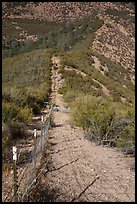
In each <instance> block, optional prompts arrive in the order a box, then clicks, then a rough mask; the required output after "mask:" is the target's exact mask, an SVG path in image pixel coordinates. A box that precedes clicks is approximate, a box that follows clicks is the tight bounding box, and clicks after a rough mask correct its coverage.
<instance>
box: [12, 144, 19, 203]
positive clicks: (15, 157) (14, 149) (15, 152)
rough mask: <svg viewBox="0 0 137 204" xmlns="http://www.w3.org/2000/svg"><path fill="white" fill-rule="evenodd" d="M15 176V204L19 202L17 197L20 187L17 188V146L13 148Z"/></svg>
mask: <svg viewBox="0 0 137 204" xmlns="http://www.w3.org/2000/svg"><path fill="white" fill-rule="evenodd" d="M12 148H13V175H14V194H13V200H14V202H18V196H17V190H18V186H17V165H16V161H17V148H16V146H13V147H12Z"/></svg>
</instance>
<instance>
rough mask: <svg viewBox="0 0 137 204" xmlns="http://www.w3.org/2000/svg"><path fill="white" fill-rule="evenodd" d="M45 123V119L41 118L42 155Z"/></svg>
mask: <svg viewBox="0 0 137 204" xmlns="http://www.w3.org/2000/svg"><path fill="white" fill-rule="evenodd" d="M43 123H44V117H43V116H41V155H42V151H43V137H44V133H45V132H44V128H43Z"/></svg>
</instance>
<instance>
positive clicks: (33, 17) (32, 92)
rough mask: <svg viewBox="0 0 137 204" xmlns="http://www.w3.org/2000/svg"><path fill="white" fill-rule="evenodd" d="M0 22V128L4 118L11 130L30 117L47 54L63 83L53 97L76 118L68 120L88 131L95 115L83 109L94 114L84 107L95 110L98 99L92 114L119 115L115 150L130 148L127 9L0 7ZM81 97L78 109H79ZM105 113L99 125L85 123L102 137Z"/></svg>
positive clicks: (131, 72) (43, 88) (131, 16)
mask: <svg viewBox="0 0 137 204" xmlns="http://www.w3.org/2000/svg"><path fill="white" fill-rule="evenodd" d="M2 21H3V24H2V39H3V40H2V44H3V49H2V54H3V60H2V61H3V75H2V79H3V81H2V83H3V93H2V94H3V123H4V124H7V118H8V115H9V114H10V115H11V118H10V123H11V122H12V124H13V123H14V121H18V122H22V121H25V120H26V119H24V118H31V117H32V116H31V114H32V113H33V114H36V113H37V112H39V111H40V108H41V107H42V105H43V102H44V100H45V99H46V100H48V96H49V93H50V88H51V81H50V80H51V79H50V75H51V67H52V63H51V57H52V55H53V54H54V55H58V56H60V58H61V64H62V66H61V69H60V72H61V74H62V78H63V79H64V85H63V87H62V88H60V93H62V94H63V96H64V100H66V102H68V104H69V106H71V108H72V112H73V113H74V114H77V115H78V114H79V118H74V117H73V120H74V122H76V123H77V124H78V125H80V126H82V127H84V128H87V129H90V128H89V126H90V125H91V123H90V122H89V121H88V120H89V118H91V116H92V115H96V114H97V113H96V114H95V113H93V112H89V111H88V110H87V109H86V107H90V108H91V109H92V110H94V108H95V107H92V106H90V103H91V101H92V100H93V101H94V102H95V103H93V104H96V103H98V104H100V102H99V101H100V100H101V99H102V103H103V104H104V106H100V108H101V107H104V109H103V110H102V109H100V111H104V110H105V109H106V111H107V107H108V106H109V105H108V104H110V106H111V107H115V108H116V107H118V109H119V110H118V109H117V110H116V116H117V117H116V118H115V119H116V121H119V124H121V126H120V128H123V131H121V129H118V128H117V130H119V133H120V134H121V135H120V137H119V138H120V139H119V140H118V142H117V144H120V145H121V146H122V145H123V146H126V144H127V141H131V143H132V145H133V144H134V112H135V110H134V100H135V90H134V89H135V9H134V3H131V2H130V3H124V2H123V3H120V2H118V3H117V2H115V3H114V2H36V3H34V2H28V3H27V2H20V3H19V2H3V3H2ZM82 73H83V74H82ZM43 76H44V77H43ZM9 87H10V88H9ZM81 96H83V102H82V103H83V104H85V106H84V105H83V106H82V105H81V104H80V99H79V97H81ZM92 96H93V97H95V98H90V97H92ZM86 97H89V98H88V99H87V98H86ZM96 100H99V101H98V102H97V101H96ZM104 100H107V101H108V102H106V101H104ZM32 101H33V102H35V103H32ZM87 101H88V104H87ZM103 101H104V102H103ZM107 103H108V104H107ZM22 107H23V108H24V109H23V110H22V111H21V109H22ZM79 107H82V108H83V109H80V108H79ZM111 107H110V109H111ZM110 109H109V110H108V113H110V115H109V117H108V118H109V119H110V120H108V121H107V119H104V121H102V123H100V121H97V120H99V118H98V117H93V118H92V119H95V121H94V122H97V124H98V126H100V129H99V130H98V131H99V132H100V134H101V136H102V137H103V136H104V135H106V133H105V131H106V127H109V124H112V121H114V120H113V119H114V118H113V117H110V116H112V112H111V111H110ZM11 110H12V111H11ZM78 110H79V112H78ZM83 110H84V111H85V112H83ZM113 110H114V108H113ZM20 111H21V113H20ZM109 111H110V112H109ZM103 113H104V115H105V112H102V114H103ZM85 114H86V115H87V118H85ZM98 116H99V112H98ZM101 117H102V116H101ZM123 118H126V119H123ZM86 120H87V122H86V123H85V124H84V122H83V121H86ZM26 121H27V120H26ZM105 121H107V124H104V123H105ZM123 121H125V122H123ZM8 122H9V121H8ZM126 124H127V125H126ZM114 126H115V127H117V125H116V124H114ZM114 126H112V127H114ZM112 127H110V129H111V135H114V134H113V132H114V130H113V128H112ZM115 133H117V131H115ZM115 137H117V135H115ZM121 138H122V139H121Z"/></svg>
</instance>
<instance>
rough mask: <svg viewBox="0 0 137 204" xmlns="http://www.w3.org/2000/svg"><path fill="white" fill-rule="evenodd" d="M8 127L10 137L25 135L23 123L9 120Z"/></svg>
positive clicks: (15, 137)
mask: <svg viewBox="0 0 137 204" xmlns="http://www.w3.org/2000/svg"><path fill="white" fill-rule="evenodd" d="M8 128H9V131H10V134H11V138H12V139H17V138H23V137H25V136H26V130H25V126H24V124H23V123H19V122H17V121H16V122H11V123H9V124H8Z"/></svg>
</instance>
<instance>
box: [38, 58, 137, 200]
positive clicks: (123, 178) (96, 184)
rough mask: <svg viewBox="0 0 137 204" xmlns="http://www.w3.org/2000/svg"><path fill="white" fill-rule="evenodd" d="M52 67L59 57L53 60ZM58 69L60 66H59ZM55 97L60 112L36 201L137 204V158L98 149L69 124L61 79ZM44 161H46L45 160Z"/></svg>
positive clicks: (103, 148) (57, 77)
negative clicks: (126, 203) (131, 203)
mask: <svg viewBox="0 0 137 204" xmlns="http://www.w3.org/2000/svg"><path fill="white" fill-rule="evenodd" d="M52 60H53V64H54V63H55V62H56V63H57V62H58V63H59V58H52ZM58 68H59V64H58ZM52 73H54V74H53V75H54V77H53V83H55V81H54V79H56V83H55V86H53V87H54V88H55V89H53V96H55V97H53V98H54V100H55V103H56V106H57V107H58V111H54V113H53V120H54V121H53V122H54V126H53V127H52V128H51V130H50V132H49V137H48V138H49V144H50V145H51V146H52V148H50V150H49V154H50V159H49V162H48V166H47V169H45V170H44V171H43V173H42V174H41V178H40V180H39V185H40V188H39V190H38V191H37V192H35V198H34V199H36V201H51V202H52V201H55V202H59V201H60V202H69V201H77V202H80V201H86V202H88V201H90V202H95V201H96V202H108V201H110V202H117V201H119V202H134V201H135V172H134V158H132V157H125V155H123V153H121V152H119V151H118V150H116V149H115V148H113V149H112V148H108V147H103V146H96V145H95V144H94V143H91V142H89V141H88V140H86V139H84V137H83V136H84V132H83V131H82V130H81V129H80V128H78V127H71V126H70V124H69V113H68V112H65V104H64V102H63V100H62V96H61V95H60V94H58V92H57V90H58V88H57V87H58V83H59V80H60V76H59V74H58V69H56V70H54V72H52ZM43 160H44V158H43ZM47 189H48V190H47Z"/></svg>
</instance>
